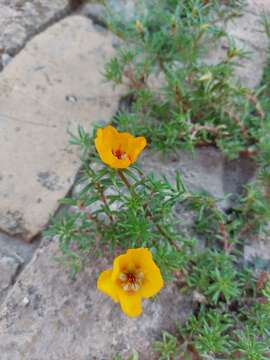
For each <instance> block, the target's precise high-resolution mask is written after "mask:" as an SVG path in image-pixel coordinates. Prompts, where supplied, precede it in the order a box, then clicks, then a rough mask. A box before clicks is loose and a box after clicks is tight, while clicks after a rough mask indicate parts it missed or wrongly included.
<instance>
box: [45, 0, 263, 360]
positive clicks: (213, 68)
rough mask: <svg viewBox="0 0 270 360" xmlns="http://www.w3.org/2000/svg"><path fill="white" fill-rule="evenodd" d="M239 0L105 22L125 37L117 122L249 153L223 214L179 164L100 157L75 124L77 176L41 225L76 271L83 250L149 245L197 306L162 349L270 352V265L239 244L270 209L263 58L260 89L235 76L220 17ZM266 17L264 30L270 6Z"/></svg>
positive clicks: (187, 145)
mask: <svg viewBox="0 0 270 360" xmlns="http://www.w3.org/2000/svg"><path fill="white" fill-rule="evenodd" d="M241 3H242V2H237V1H217V0H216V1H215V0H213V1H210V0H209V1H207V0H205V1H203V0H184V1H181V2H179V1H176V0H168V1H158V0H148V1H145V2H141V3H140V4H139V5H138V12H137V13H136V15H135V17H134V18H132V19H131V20H130V21H126V20H123V19H122V17H120V16H119V15H114V14H110V17H109V20H108V23H109V26H110V28H111V29H112V30H113V31H114V32H115V33H116V34H117V35H118V36H120V37H121V38H122V39H123V44H122V45H121V47H120V49H119V52H118V54H117V56H116V57H115V58H114V59H112V60H111V61H110V63H108V64H107V66H106V69H105V74H104V75H105V77H106V78H107V80H109V81H112V82H114V84H115V85H123V84H124V85H125V86H126V87H127V98H126V99H127V100H128V101H129V102H130V103H131V106H130V109H129V111H122V112H119V113H118V114H117V116H115V118H114V119H113V124H114V125H117V127H118V129H120V130H121V129H122V130H125V131H130V132H132V133H133V134H137V135H144V136H146V137H147V139H148V141H149V142H150V145H151V146H152V147H153V148H156V149H158V150H162V151H168V150H176V149H180V148H184V149H188V150H192V149H193V148H194V146H197V145H205V144H215V145H216V146H218V147H219V148H220V149H221V150H222V151H223V152H224V154H225V155H226V156H227V157H228V158H230V159H233V158H237V157H238V156H239V155H240V156H245V157H247V158H252V159H253V160H254V162H256V165H257V178H256V181H253V182H252V183H250V184H248V185H247V186H246V188H245V189H244V191H243V194H242V195H241V196H240V195H239V197H238V199H236V200H235V206H234V207H233V208H232V209H230V211H228V212H227V213H225V212H224V211H222V210H220V207H219V206H217V205H218V201H217V200H216V199H213V198H212V197H211V196H209V195H208V194H202V193H190V192H189V191H188V190H187V189H185V187H184V185H183V183H182V181H181V177H180V175H179V174H178V175H177V177H176V181H175V185H172V184H171V183H170V182H169V181H168V180H167V179H165V178H158V177H156V176H155V175H154V174H148V175H144V174H143V173H142V171H141V169H140V168H139V167H137V166H131V167H129V168H128V169H126V170H121V171H117V170H113V169H110V168H109V167H106V166H104V165H103V164H101V163H100V162H99V160H98V159H97V158H96V155H95V151H94V148H93V137H92V136H91V135H90V134H88V133H87V132H85V131H84V130H83V129H82V128H79V131H78V135H76V136H74V135H72V137H71V143H72V144H75V145H78V146H80V148H81V154H82V156H81V158H82V163H83V168H82V171H81V176H80V182H79V184H80V187H79V188H78V189H77V190H76V191H75V192H74V194H73V195H72V196H71V197H69V198H65V199H62V200H61V203H62V204H63V205H64V206H66V207H68V208H67V209H65V211H64V212H63V213H62V215H61V216H59V217H58V218H57V219H56V220H54V221H53V222H52V224H51V226H50V228H49V230H48V232H47V233H48V234H49V235H51V236H57V238H58V239H59V243H60V248H61V250H62V252H63V255H64V261H65V263H66V264H67V265H68V266H69V267H71V269H72V272H73V274H76V273H77V272H78V271H80V270H81V269H82V268H83V266H85V264H86V263H87V260H88V259H89V255H90V254H91V255H92V254H95V255H97V256H99V255H100V254H101V253H102V254H104V253H106V251H110V252H112V251H113V250H114V249H117V251H118V250H120V249H121V250H124V249H127V248H132V247H140V246H144V247H148V248H150V249H151V251H152V253H153V255H154V257H155V261H156V262H157V263H158V265H159V267H160V269H161V271H162V273H163V276H164V277H165V278H166V279H170V278H173V279H174V281H176V283H177V285H178V286H179V288H180V290H181V291H183V292H184V291H185V292H188V293H190V294H193V297H194V311H193V314H192V315H191V316H190V318H189V319H188V320H187V321H186V323H185V324H183V325H182V326H181V328H180V332H179V334H177V335H172V334H169V333H168V332H163V333H162V337H161V340H160V341H157V342H155V344H154V345H153V347H154V350H155V352H156V353H157V354H158V356H159V359H160V360H165V359H166V360H167V359H168V360H171V359H177V360H178V359H180V358H183V359H194V358H195V359H201V358H202V359H220V360H221V359H224V360H227V359H232V360H233V359H241V360H242V359H243V360H264V359H269V358H270V350H269V349H270V340H269V339H270V285H269V275H267V274H266V276H265V279H264V278H263V277H262V278H261V277H260V276H261V275H259V277H258V278H257V276H258V275H257V274H256V275H255V274H253V273H252V271H251V269H250V268H248V267H247V265H246V264H245V263H244V261H243V251H242V250H243V246H244V243H245V241H246V240H247V239H248V238H250V237H252V236H253V237H254V236H260V234H261V233H263V232H264V231H265V230H266V225H267V224H268V223H269V219H270V201H269V200H270V171H269V170H270V168H269V164H270V106H269V96H270V61H268V64H267V66H266V69H265V72H264V77H263V82H262V84H261V86H260V88H258V89H256V90H255V91H251V90H249V89H246V88H243V87H241V86H240V85H239V84H236V83H235V82H234V81H232V77H233V74H234V69H235V65H236V62H237V61H238V60H239V58H241V57H243V56H246V55H247V54H245V53H243V51H241V50H239V49H237V48H236V46H235V43H234V41H233V39H231V38H229V37H228V36H227V34H226V32H225V31H224V28H223V25H222V21H223V22H226V21H228V20H229V19H231V18H233V17H235V16H237V15H238V13H239V11H240V10H241ZM224 4H225V5H226V6H223V5H224ZM221 5H222V6H221ZM262 21H263V24H264V27H265V31H266V33H267V34H268V36H269V37H270V31H269V29H270V25H269V24H270V21H269V17H268V16H267V15H264V17H263V19H262ZM221 38H223V39H226V40H227V43H228V47H227V49H226V51H225V57H224V59H223V60H221V61H220V62H218V63H216V64H211V65H210V64H208V63H207V61H206V60H205V59H206V54H207V52H208V51H209V49H208V44H213V45H214V44H216V43H217V42H218V41H220V39H221ZM269 59H270V57H269ZM154 80H157V81H156V82H157V84H155V85H153V81H154ZM219 200H220V201H222V200H223V199H219ZM179 204H180V205H181V207H182V208H183V209H184V211H186V212H188V213H190V216H192V217H193V218H194V223H193V226H192V228H191V229H190V231H189V233H188V234H187V233H186V231H184V229H182V226H183V225H182V223H181V219H179V216H178V215H177V213H176V211H175V206H176V205H179ZM183 227H184V226H183ZM202 244H203V245H204V248H203V249H202V247H203V246H202ZM180 290H179V291H180ZM138 358H139V357H138V354H136V353H134V354H133V355H131V357H130V358H128V359H129V360H131V359H133V360H134V359H138ZM116 359H117V360H120V359H122V357H121V356H120V355H116V357H115V358H114V360H116Z"/></svg>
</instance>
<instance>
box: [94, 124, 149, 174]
mask: <svg viewBox="0 0 270 360" xmlns="http://www.w3.org/2000/svg"><path fill="white" fill-rule="evenodd" d="M146 144H147V143H146V139H145V138H144V137H143V136H140V137H134V136H132V135H131V134H129V133H127V132H123V133H119V132H118V131H117V130H116V129H115V128H113V127H112V126H107V127H106V128H104V129H98V131H97V137H96V139H95V145H96V149H97V152H98V153H99V156H100V158H101V160H102V161H103V162H104V163H105V164H107V165H109V166H110V167H112V168H115V169H125V168H127V167H128V166H129V165H130V164H132V163H134V162H135V161H136V159H137V157H138V156H139V154H140V153H141V151H142V150H143V149H144V148H145V146H146Z"/></svg>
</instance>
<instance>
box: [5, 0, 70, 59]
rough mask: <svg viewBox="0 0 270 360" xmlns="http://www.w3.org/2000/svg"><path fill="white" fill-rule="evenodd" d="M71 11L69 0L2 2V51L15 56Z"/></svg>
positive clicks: (11, 0)
mask: <svg viewBox="0 0 270 360" xmlns="http://www.w3.org/2000/svg"><path fill="white" fill-rule="evenodd" d="M68 10H69V0H53V1H51V0H31V1H29V0H0V50H1V52H7V53H9V54H10V55H13V54H14V53H15V52H16V51H18V50H19V49H20V48H21V47H22V46H23V45H24V44H25V42H26V40H27V39H28V38H29V37H31V36H32V35H33V34H35V33H36V32H38V31H40V30H41V29H42V28H44V27H45V26H46V25H48V24H50V23H51V22H52V21H54V20H56V19H58V18H59V17H61V16H63V15H64V14H66V13H67V11H68Z"/></svg>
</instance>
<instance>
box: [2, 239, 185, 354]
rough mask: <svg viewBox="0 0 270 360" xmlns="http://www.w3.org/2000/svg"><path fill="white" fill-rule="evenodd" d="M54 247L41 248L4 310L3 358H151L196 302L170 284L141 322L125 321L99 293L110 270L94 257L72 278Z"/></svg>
mask: <svg viewBox="0 0 270 360" xmlns="http://www.w3.org/2000/svg"><path fill="white" fill-rule="evenodd" d="M57 256H59V252H58V250H57V244H56V243H53V242H51V243H49V244H46V243H44V244H43V247H41V248H40V249H39V250H37V252H36V254H35V256H34V258H33V260H32V261H31V262H30V263H29V265H28V266H27V267H26V269H25V270H24V271H23V273H22V274H21V276H20V277H19V279H18V281H17V283H16V284H15V285H14V287H13V288H12V290H11V291H10V293H9V295H8V297H7V298H6V300H5V302H4V303H3V304H2V306H1V310H0V353H1V360H11V359H12V360H22V359H25V360H26V359H27V360H36V359H38V360H48V359H50V360H59V359H65V360H75V359H76V360H88V359H89V360H90V359H91V360H94V359H99V360H101V359H112V357H113V355H115V353H117V352H121V353H122V354H123V355H124V358H126V355H127V354H128V353H129V352H130V351H131V349H136V350H137V351H139V352H140V354H141V356H140V360H149V359H153V354H152V351H151V344H152V342H153V341H154V340H155V339H157V338H158V337H159V336H160V332H161V330H166V329H167V330H170V329H172V327H174V324H175V322H177V321H179V322H180V323H181V322H182V321H184V320H185V319H186V317H187V316H188V315H189V314H190V312H191V308H192V299H191V297H188V296H183V295H181V293H180V290H179V289H177V288H176V287H175V286H172V285H166V286H165V287H164V288H163V289H162V290H161V292H160V293H159V294H158V295H157V297H156V298H155V299H154V300H147V301H145V302H144V303H143V307H144V312H143V315H142V316H141V317H139V318H127V317H126V316H125V315H124V314H123V313H121V311H120V309H119V306H118V304H115V303H114V302H113V301H112V300H111V299H110V298H108V297H106V296H105V295H104V294H102V293H100V292H98V291H97V289H96V280H97V277H98V274H99V271H101V270H104V269H106V268H108V267H110V265H109V264H110V262H108V261H105V260H104V259H95V260H94V259H91V261H90V265H89V266H88V267H87V269H86V270H85V271H84V272H83V273H80V274H79V275H78V276H77V279H76V280H75V281H74V280H71V279H70V278H69V276H68V274H67V271H65V269H64V268H63V265H61V264H60V263H59V262H57V261H56V259H55V258H56V257H57Z"/></svg>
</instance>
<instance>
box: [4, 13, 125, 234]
mask: <svg viewBox="0 0 270 360" xmlns="http://www.w3.org/2000/svg"><path fill="white" fill-rule="evenodd" d="M113 41H114V37H113V36H112V35H111V34H110V33H108V32H107V31H105V30H102V31H101V30H100V29H98V30H97V28H96V27H94V26H93V24H92V22H91V21H90V20H89V19H86V18H84V17H82V16H71V17H67V18H66V19H64V20H62V21H60V22H58V23H57V24H55V25H53V26H52V27H50V28H49V29H47V30H46V31H44V32H43V33H41V34H39V35H37V36H36V37H35V38H34V39H32V40H31V41H30V42H29V43H28V44H27V45H26V47H25V48H24V49H23V50H22V51H21V52H20V53H19V54H18V55H17V56H16V57H15V58H14V59H13V61H12V62H11V63H10V64H9V65H8V66H7V67H6V68H5V70H4V71H3V73H2V74H1V75H2V76H1V77H0V163H1V169H0V203H1V205H0V229H2V230H4V231H5V232H7V233H9V234H11V235H16V236H21V237H23V238H24V239H26V240H30V239H31V238H32V237H34V236H35V235H36V234H37V233H38V232H40V231H41V230H42V229H43V227H44V226H45V225H46V224H47V221H48V219H49V215H50V214H53V213H54V212H55V210H56V209H57V207H58V199H59V198H61V197H63V196H65V194H66V193H67V192H68V190H69V188H70V187H71V185H72V184H73V181H74V178H75V175H76V173H77V171H78V169H79V167H80V161H79V153H78V149H77V148H76V147H74V146H73V147H72V146H70V145H69V144H68V140H69V134H68V131H71V132H74V133H75V132H76V131H77V127H78V125H81V126H83V127H84V128H85V129H87V130H90V129H91V126H92V125H93V124H94V123H95V122H97V121H100V120H103V121H108V120H109V119H110V118H111V117H112V116H113V114H114V113H115V112H116V111H117V108H118V100H119V98H120V94H119V92H118V93H117V92H115V91H113V89H112V87H111V84H108V83H105V82H104V80H103V76H102V73H101V72H102V70H103V68H104V64H105V62H106V60H108V59H110V58H111V57H112V56H113V54H114V48H113V45H112V44H113Z"/></svg>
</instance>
